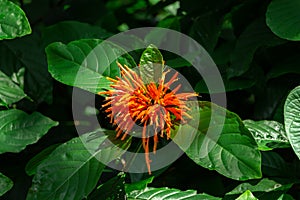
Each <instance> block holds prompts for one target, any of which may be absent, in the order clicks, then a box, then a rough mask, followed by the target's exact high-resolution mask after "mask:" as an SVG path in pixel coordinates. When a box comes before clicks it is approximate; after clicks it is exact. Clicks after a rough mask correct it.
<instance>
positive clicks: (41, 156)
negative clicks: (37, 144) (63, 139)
mask: <svg viewBox="0 0 300 200" xmlns="http://www.w3.org/2000/svg"><path fill="white" fill-rule="evenodd" d="M59 145H60V144H54V145H51V146H49V147H47V148H46V149H44V150H43V151H41V152H40V153H38V154H37V155H36V156H34V157H33V158H31V159H30V160H29V162H28V163H27V164H26V167H25V171H26V173H27V174H28V176H32V175H34V174H36V170H37V167H38V166H39V165H40V164H41V163H42V162H43V161H44V160H45V159H46V158H47V157H48V156H49V155H50V154H51V153H52V152H53V151H54V149H56V147H58V146H59Z"/></svg>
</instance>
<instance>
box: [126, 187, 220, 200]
mask: <svg viewBox="0 0 300 200" xmlns="http://www.w3.org/2000/svg"><path fill="white" fill-rule="evenodd" d="M127 197H128V200H155V199H159V200H173V199H185V200H192V199H207V200H220V199H221V198H218V197H214V196H210V195H208V194H204V193H203V194H197V191H195V190H186V191H180V190H178V189H172V188H152V187H148V188H145V189H144V190H134V191H131V192H130V193H127Z"/></svg>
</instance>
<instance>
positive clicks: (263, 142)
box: [243, 120, 290, 151]
mask: <svg viewBox="0 0 300 200" xmlns="http://www.w3.org/2000/svg"><path fill="white" fill-rule="evenodd" d="M243 122H244V124H245V126H246V127H247V128H248V129H249V131H250V132H251V133H252V135H253V137H254V139H255V140H256V142H257V145H258V149H259V150H262V151H269V150H272V149H275V148H289V147H290V143H289V141H288V139H287V136H286V132H285V130H284V127H283V125H282V124H281V123H279V122H276V121H270V120H262V121H253V120H244V121H243Z"/></svg>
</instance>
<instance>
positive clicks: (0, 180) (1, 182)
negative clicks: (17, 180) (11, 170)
mask: <svg viewBox="0 0 300 200" xmlns="http://www.w3.org/2000/svg"><path fill="white" fill-rule="evenodd" d="M12 187H13V182H12V180H10V179H9V178H8V177H6V176H4V175H3V174H2V173H0V197H1V196H2V195H3V194H5V193H6V192H7V191H9V190H10V189H11V188H12Z"/></svg>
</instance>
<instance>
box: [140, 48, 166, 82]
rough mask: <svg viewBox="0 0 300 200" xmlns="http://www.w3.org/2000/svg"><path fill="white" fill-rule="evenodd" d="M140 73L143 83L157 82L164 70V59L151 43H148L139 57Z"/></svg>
mask: <svg viewBox="0 0 300 200" xmlns="http://www.w3.org/2000/svg"><path fill="white" fill-rule="evenodd" d="M139 67H140V74H141V78H142V80H143V81H144V82H145V83H150V82H155V83H156V82H158V80H159V79H160V78H161V77H162V73H163V70H164V60H163V56H162V54H161V53H160V51H159V50H158V49H157V47H156V46H154V45H153V44H151V45H149V46H148V47H147V48H146V50H145V51H144V52H143V54H142V56H141V58H140V66H139Z"/></svg>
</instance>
